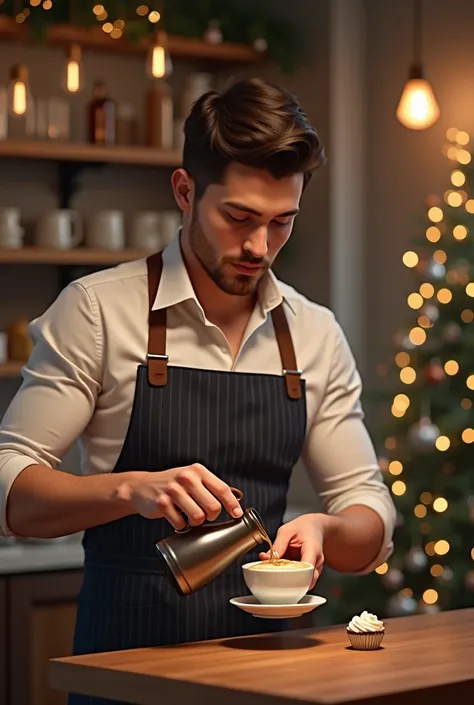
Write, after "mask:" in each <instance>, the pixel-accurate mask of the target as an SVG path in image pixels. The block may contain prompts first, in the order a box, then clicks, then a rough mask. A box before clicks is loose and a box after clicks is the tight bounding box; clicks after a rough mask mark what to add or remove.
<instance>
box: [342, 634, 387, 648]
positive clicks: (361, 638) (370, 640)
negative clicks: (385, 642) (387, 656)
mask: <svg viewBox="0 0 474 705" xmlns="http://www.w3.org/2000/svg"><path fill="white" fill-rule="evenodd" d="M384 635H385V631H382V632H363V633H358V634H356V633H355V632H350V631H349V630H347V636H348V637H349V641H350V642H351V646H352V648H353V649H357V650H358V651H373V650H374V649H378V648H379V646H380V644H381V643H382V639H383V638H384Z"/></svg>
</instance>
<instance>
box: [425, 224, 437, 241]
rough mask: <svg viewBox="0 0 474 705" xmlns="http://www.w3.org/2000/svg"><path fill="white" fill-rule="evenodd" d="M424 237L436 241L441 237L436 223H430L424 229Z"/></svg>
mask: <svg viewBox="0 0 474 705" xmlns="http://www.w3.org/2000/svg"><path fill="white" fill-rule="evenodd" d="M426 239H427V240H429V242H438V241H439V240H440V239H441V230H440V229H439V228H437V227H436V225H431V226H430V227H429V228H428V229H427V230H426Z"/></svg>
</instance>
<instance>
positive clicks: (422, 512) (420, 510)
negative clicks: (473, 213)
mask: <svg viewBox="0 0 474 705" xmlns="http://www.w3.org/2000/svg"><path fill="white" fill-rule="evenodd" d="M413 514H414V515H415V516H416V517H417V518H418V519H423V518H424V517H425V516H426V515H427V514H428V510H427V509H426V507H425V505H424V504H417V505H416V507H415V509H414V510H413Z"/></svg>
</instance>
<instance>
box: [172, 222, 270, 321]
mask: <svg viewBox="0 0 474 705" xmlns="http://www.w3.org/2000/svg"><path fill="white" fill-rule="evenodd" d="M180 244H181V252H182V255H183V260H184V263H185V265H186V269H187V270H188V275H189V279H190V280H191V284H192V285H193V289H194V291H195V293H196V297H197V299H198V301H199V303H200V304H201V306H202V308H203V310H204V313H205V314H206V318H207V319H208V320H209V321H211V322H213V323H227V324H229V323H231V322H232V321H235V320H237V319H240V318H242V317H243V316H249V315H250V314H251V312H252V310H253V308H254V306H255V302H256V300H257V294H256V293H254V294H249V295H248V296H235V295H233V294H227V293H226V292H225V291H222V289H220V288H219V287H218V286H217V284H216V283H215V282H214V281H213V280H212V279H211V277H210V276H209V274H208V273H207V272H206V270H205V269H204V267H203V266H202V264H201V263H200V261H199V260H198V258H197V257H196V255H195V254H194V252H193V250H192V249H191V246H190V244H189V238H188V237H186V236H184V235H183V233H182V235H181V238H180Z"/></svg>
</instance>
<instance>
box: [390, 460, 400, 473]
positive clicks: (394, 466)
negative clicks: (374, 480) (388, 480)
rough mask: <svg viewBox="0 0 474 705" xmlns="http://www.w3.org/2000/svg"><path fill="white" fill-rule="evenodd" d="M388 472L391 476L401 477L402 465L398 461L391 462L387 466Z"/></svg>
mask: <svg viewBox="0 0 474 705" xmlns="http://www.w3.org/2000/svg"><path fill="white" fill-rule="evenodd" d="M388 471H389V473H390V474H391V475H401V473H402V472H403V465H402V464H401V462H400V461H399V460H392V461H391V462H390V463H389V465H388Z"/></svg>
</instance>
